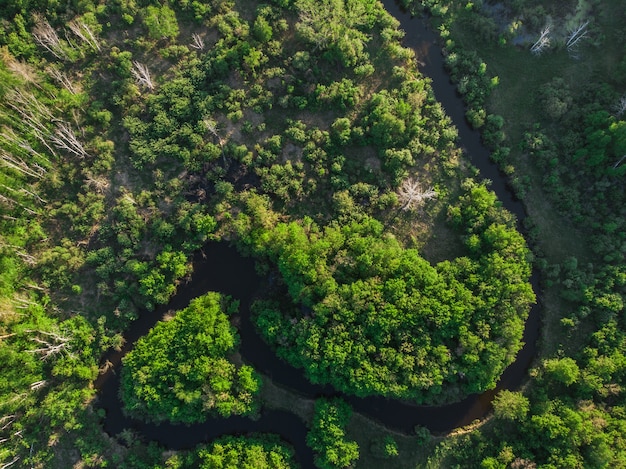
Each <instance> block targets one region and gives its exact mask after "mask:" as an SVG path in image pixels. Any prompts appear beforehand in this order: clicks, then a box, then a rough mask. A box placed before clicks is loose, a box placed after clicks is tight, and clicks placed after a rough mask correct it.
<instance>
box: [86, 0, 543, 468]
mask: <svg viewBox="0 0 626 469" xmlns="http://www.w3.org/2000/svg"><path fill="white" fill-rule="evenodd" d="M383 3H384V5H385V7H386V8H387V10H388V11H389V12H390V13H391V14H392V15H393V16H395V17H396V18H397V19H398V20H399V21H400V23H401V28H402V29H403V30H404V31H405V32H406V36H405V40H404V44H405V46H407V47H411V48H413V49H414V50H415V51H416V55H417V57H418V60H419V61H420V63H421V64H422V65H420V70H421V72H422V74H424V75H425V76H428V77H430V78H431V79H432V87H433V89H434V92H435V96H436V98H437V100H438V101H439V102H441V103H442V105H443V107H444V108H445V110H446V113H447V114H448V115H450V117H451V118H452V121H453V123H454V125H455V126H456V127H457V128H458V130H459V141H460V144H461V146H462V148H464V150H465V151H466V153H467V155H468V157H469V158H470V160H471V162H472V163H473V164H474V166H476V167H477V168H478V169H479V170H480V174H481V176H482V177H483V178H486V179H489V180H491V181H492V184H491V189H492V190H494V191H495V192H496V194H497V196H498V198H499V199H500V201H502V203H503V205H504V206H505V207H506V208H507V209H508V210H509V211H511V212H513V213H514V214H515V215H516V216H517V217H518V219H519V220H520V221H521V220H523V218H524V217H525V212H524V208H523V206H522V204H521V202H519V201H518V200H516V199H515V198H514V197H513V195H512V192H511V191H510V190H509V188H508V186H507V183H506V178H505V177H504V175H503V174H501V173H500V172H499V171H498V168H497V167H496V165H495V164H493V163H492V162H491V161H490V159H489V152H488V151H487V149H486V148H485V147H484V146H483V145H482V143H481V141H480V135H479V133H478V132H476V131H474V130H472V129H471V128H470V127H469V125H468V124H467V122H466V120H465V108H464V105H463V102H462V100H461V98H460V97H459V96H458V95H457V93H456V89H455V87H454V85H452V84H451V83H450V81H449V77H448V75H447V74H446V72H445V70H444V66H443V56H442V54H441V49H440V48H439V46H438V45H437V37H436V35H435V33H434V32H433V31H431V30H429V29H428V27H427V26H426V24H425V22H424V21H422V20H420V19H414V18H412V17H411V16H410V15H409V14H407V13H405V12H403V11H402V10H401V9H400V8H399V7H398V5H396V4H395V3H394V1H393V0H383ZM531 283H532V285H533V288H534V290H535V292H537V291H538V275H537V272H534V273H533V276H532V278H531ZM259 285H260V279H259V278H258V277H257V275H256V273H255V269H254V262H253V260H251V259H248V258H244V257H242V256H240V255H239V254H238V253H237V251H236V250H235V249H234V248H232V247H229V246H227V245H226V244H224V243H213V244H210V245H208V246H206V248H205V249H204V250H203V252H202V253H199V254H198V255H197V256H196V259H195V261H194V274H193V279H192V280H191V281H190V282H189V283H188V284H186V285H182V286H181V287H180V288H179V290H178V293H177V294H176V296H175V297H174V298H173V299H172V301H171V302H170V303H169V304H168V305H166V306H162V307H160V308H158V309H157V310H156V311H155V312H153V313H146V314H143V315H142V316H141V318H140V319H139V320H137V321H136V322H135V323H134V324H133V326H132V327H131V329H130V330H129V331H128V333H127V334H126V343H127V346H126V347H125V348H124V350H122V351H121V352H119V353H114V354H112V355H111V356H109V357H107V358H108V360H109V361H111V363H112V365H113V366H112V367H111V370H110V371H109V372H107V373H106V374H104V375H102V376H101V377H100V378H98V380H97V381H96V387H97V388H98V389H99V405H100V407H102V408H103V409H104V410H105V411H106V418H105V420H104V429H105V431H106V432H107V433H108V434H111V435H115V434H118V433H119V432H121V431H122V430H124V429H132V430H134V431H135V432H136V433H137V434H138V435H140V436H141V438H142V439H143V440H145V441H156V442H158V443H160V444H162V445H163V446H165V447H167V448H169V449H186V448H192V447H193V446H195V445H197V444H198V443H201V442H208V441H210V440H212V439H214V438H216V437H218V436H220V435H228V434H246V433H250V432H269V433H275V434H278V435H280V436H281V437H282V438H283V439H284V440H285V441H287V442H289V443H291V444H292V445H293V446H294V448H295V450H296V455H297V459H298V462H299V463H300V465H301V467H303V468H309V467H314V466H313V454H312V452H311V450H310V449H309V448H308V447H307V446H306V444H305V435H306V427H305V425H304V424H303V422H302V421H301V420H300V419H299V418H298V417H296V416H295V415H294V414H291V413H289V412H284V411H265V412H263V413H262V414H261V416H260V418H258V419H256V420H251V419H248V418H243V417H231V418H228V419H209V420H208V421H207V422H205V423H203V424H199V425H190V426H183V425H171V424H160V425H154V424H147V423H144V422H140V421H138V420H134V419H129V418H127V417H126V416H124V415H123V413H122V410H121V408H122V404H121V402H120V401H119V398H118V389H119V374H118V373H117V371H118V370H119V365H120V361H121V357H122V356H123V354H125V353H126V352H127V351H128V350H130V349H131V348H132V344H134V342H135V341H136V340H137V339H138V338H139V337H141V336H142V335H144V334H146V333H147V332H148V331H149V330H150V328H152V327H153V326H154V324H155V323H156V321H158V320H159V319H160V318H161V317H162V316H163V315H164V314H165V313H167V312H168V311H170V310H179V309H182V308H184V307H185V306H186V305H187V304H188V303H189V301H190V300H191V299H193V298H194V297H197V296H199V295H201V294H203V293H205V292H207V291H218V292H221V293H224V294H228V295H231V296H232V297H233V298H235V299H238V300H239V301H240V326H239V334H240V336H241V345H240V351H241V355H242V357H243V358H244V360H245V361H246V362H247V363H250V364H251V365H252V366H254V367H255V369H257V370H258V371H259V372H261V373H263V374H265V375H266V376H268V377H270V378H271V379H272V380H273V381H274V382H275V383H276V384H278V385H280V386H284V387H286V388H289V389H292V390H295V391H296V392H298V393H299V394H302V395H304V396H308V397H311V398H314V397H320V396H339V395H341V394H340V393H338V392H336V391H334V390H333V389H332V388H330V387H322V386H316V385H312V384H311V383H309V382H308V381H307V380H306V379H305V378H304V376H303V373H302V371H301V370H298V369H295V368H293V367H291V366H290V365H288V364H287V363H285V362H283V361H282V360H280V359H278V358H277V357H276V355H275V354H274V353H273V352H272V350H271V349H270V348H269V346H268V345H267V344H266V343H265V342H263V340H262V339H261V338H260V336H259V335H258V334H257V333H256V331H255V330H254V326H253V325H252V323H251V321H250V314H249V307H250V304H251V302H252V300H253V297H254V295H255V293H256V292H257V290H258V288H259ZM539 316H540V315H539V306H534V307H533V308H532V309H531V311H530V313H529V318H528V320H527V322H526V328H525V330H524V337H523V340H524V342H525V345H524V347H523V348H522V350H521V351H520V352H519V353H518V355H517V358H516V361H515V362H514V363H513V364H512V365H510V366H509V367H508V368H507V369H506V370H505V372H504V374H503V375H502V377H501V379H500V382H499V384H498V387H497V388H496V389H495V390H492V391H488V392H485V393H483V394H481V395H472V396H469V397H467V398H466V399H464V400H463V401H461V402H458V403H455V404H451V405H445V406H438V407H435V406H415V405H410V404H407V403H403V402H400V401H396V400H391V399H385V398H378V397H369V398H356V397H350V396H342V397H344V398H345V399H346V400H347V401H348V402H349V403H350V405H352V407H353V408H354V409H355V410H356V411H357V412H360V413H362V414H363V415H366V416H368V417H369V418H371V419H374V420H376V421H378V422H380V423H382V424H384V425H385V426H387V427H388V428H390V429H394V430H397V431H401V432H404V433H407V434H411V433H412V432H413V430H414V428H415V426H416V425H420V426H423V427H426V428H428V429H430V430H431V431H433V432H446V431H450V430H452V429H454V428H457V427H459V426H463V425H467V424H469V423H471V422H472V421H474V420H475V419H480V418H483V417H484V416H485V415H486V414H487V413H488V412H489V411H490V409H491V401H492V399H493V397H494V395H495V394H496V393H497V391H498V390H500V389H515V388H517V387H519V386H520V384H521V383H522V382H523V381H524V380H525V378H526V371H527V370H528V368H529V366H530V363H531V361H532V359H533V356H534V354H535V349H536V346H535V344H536V340H537V337H538V334H539V326H540V317H539Z"/></svg>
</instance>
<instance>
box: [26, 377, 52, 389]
mask: <svg viewBox="0 0 626 469" xmlns="http://www.w3.org/2000/svg"><path fill="white" fill-rule="evenodd" d="M46 384H48V382H47V381H46V380H45V379H42V380H41V381H35V382H34V383H31V384H30V390H31V391H36V390H38V389H41V388H43V387H44V386H45V385H46Z"/></svg>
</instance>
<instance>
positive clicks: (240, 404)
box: [120, 292, 261, 423]
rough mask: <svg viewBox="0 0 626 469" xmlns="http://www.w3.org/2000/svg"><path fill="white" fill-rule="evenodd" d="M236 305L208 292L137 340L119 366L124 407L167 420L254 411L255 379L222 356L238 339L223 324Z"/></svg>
mask: <svg viewBox="0 0 626 469" xmlns="http://www.w3.org/2000/svg"><path fill="white" fill-rule="evenodd" d="M236 309H237V304H236V303H235V302H232V301H230V300H228V299H227V298H225V297H222V296H220V295H219V294H218V293H213V292H209V293H207V294H205V295H203V296H201V297H198V298H196V299H194V300H192V301H191V303H190V304H189V306H188V307H186V308H185V309H183V310H181V311H178V312H176V313H175V315H174V317H173V318H171V319H170V320H167V321H162V322H160V323H158V324H157V325H156V326H155V327H154V328H153V329H152V330H151V331H150V333H148V335H146V336H144V337H142V338H140V339H139V340H138V341H137V343H136V345H135V347H134V348H133V350H131V351H130V352H129V353H128V354H127V355H126V356H125V357H124V362H123V367H122V378H121V380H122V384H121V389H120V392H121V397H122V400H123V402H124V406H125V409H126V411H127V412H128V413H130V414H131V415H134V416H138V417H142V418H146V419H148V420H151V421H156V422H159V421H163V420H167V421H170V422H173V423H195V422H202V421H204V420H205V419H206V417H207V415H220V416H222V417H228V416H230V415H236V414H239V415H241V414H250V413H253V412H255V411H256V410H257V408H258V402H257V401H256V400H255V397H256V395H257V394H258V392H259V388H260V386H261V381H260V378H259V377H258V376H257V375H256V374H255V372H254V370H253V369H252V368H251V367H250V366H247V365H241V366H236V365H235V364H233V363H232V362H231V361H229V360H228V355H229V354H231V353H233V352H234V351H235V350H236V346H237V342H238V336H237V333H236V331H235V329H234V327H233V326H231V325H230V322H229V315H230V314H232V313H233V312H234V311H236Z"/></svg>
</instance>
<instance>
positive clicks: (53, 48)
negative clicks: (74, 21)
mask: <svg viewBox="0 0 626 469" xmlns="http://www.w3.org/2000/svg"><path fill="white" fill-rule="evenodd" d="M34 20H35V27H34V28H33V37H34V38H35V41H37V43H38V44H39V45H40V46H42V47H43V48H44V49H46V50H47V51H48V52H50V53H51V54H52V55H54V56H55V57H56V58H57V59H59V60H64V59H67V53H66V52H65V51H64V50H63V46H62V44H61V39H59V35H58V34H57V33H56V31H55V30H54V29H53V28H52V26H50V23H48V21H47V20H46V19H45V18H43V17H42V16H41V15H39V14H35V15H34Z"/></svg>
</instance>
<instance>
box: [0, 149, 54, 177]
mask: <svg viewBox="0 0 626 469" xmlns="http://www.w3.org/2000/svg"><path fill="white" fill-rule="evenodd" d="M0 162H1V163H2V164H3V165H5V166H6V167H8V168H11V169H13V170H15V171H17V172H19V173H21V174H23V175H25V176H29V177H33V178H35V179H41V178H42V177H43V175H44V174H45V170H43V168H42V167H41V166H39V165H34V168H31V167H30V166H29V165H28V163H26V162H25V161H24V160H23V159H21V158H20V157H18V156H16V155H12V154H10V153H9V152H7V151H6V150H3V149H1V148H0Z"/></svg>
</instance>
